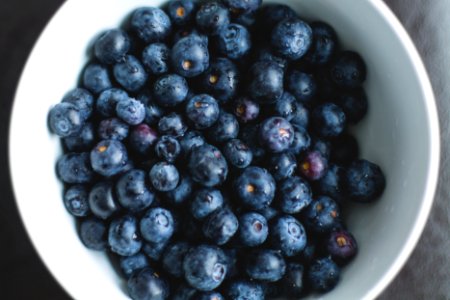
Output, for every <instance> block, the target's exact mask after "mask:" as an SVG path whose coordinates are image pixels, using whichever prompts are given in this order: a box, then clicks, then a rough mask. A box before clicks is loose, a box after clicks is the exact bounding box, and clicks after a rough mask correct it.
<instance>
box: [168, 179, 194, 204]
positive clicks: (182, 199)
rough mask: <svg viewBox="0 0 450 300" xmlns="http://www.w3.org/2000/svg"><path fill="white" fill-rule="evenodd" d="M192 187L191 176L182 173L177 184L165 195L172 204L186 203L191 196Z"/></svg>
mask: <svg viewBox="0 0 450 300" xmlns="http://www.w3.org/2000/svg"><path fill="white" fill-rule="evenodd" d="M193 189H194V182H193V181H192V179H191V177H190V176H189V175H187V174H183V175H181V177H180V183H179V184H178V186H177V187H176V188H175V189H173V190H171V191H168V192H166V193H165V197H166V199H167V200H168V201H170V203H171V204H172V205H181V204H183V203H186V202H187V200H188V199H189V198H190V197H191V194H192V191H193Z"/></svg>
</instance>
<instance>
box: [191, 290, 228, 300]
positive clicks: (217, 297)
mask: <svg viewBox="0 0 450 300" xmlns="http://www.w3.org/2000/svg"><path fill="white" fill-rule="evenodd" d="M197 297H198V298H197V299H198V300H225V298H224V297H223V296H222V295H221V294H220V293H218V292H206V293H199V294H198V295H197Z"/></svg>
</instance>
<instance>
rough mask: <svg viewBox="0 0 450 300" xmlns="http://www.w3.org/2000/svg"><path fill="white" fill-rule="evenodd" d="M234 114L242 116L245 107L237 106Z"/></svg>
mask: <svg viewBox="0 0 450 300" xmlns="http://www.w3.org/2000/svg"><path fill="white" fill-rule="evenodd" d="M236 112H237V113H238V114H240V115H242V114H243V113H244V112H245V107H244V105H238V107H237V108H236Z"/></svg>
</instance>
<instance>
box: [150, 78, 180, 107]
mask: <svg viewBox="0 0 450 300" xmlns="http://www.w3.org/2000/svg"><path fill="white" fill-rule="evenodd" d="M188 91H189V87H188V84H187V81H186V79H184V78H183V77H181V76H179V75H177V74H167V75H164V76H162V77H159V78H158V79H157V80H156V81H155V84H154V85H153V94H154V95H155V100H156V101H157V102H158V104H159V105H161V106H163V107H174V106H176V105H178V104H180V103H182V102H184V101H185V100H186V97H187V95H188Z"/></svg>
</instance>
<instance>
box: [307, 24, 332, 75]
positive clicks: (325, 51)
mask: <svg viewBox="0 0 450 300" xmlns="http://www.w3.org/2000/svg"><path fill="white" fill-rule="evenodd" d="M310 26H311V29H312V34H313V41H312V44H311V47H310V49H309V51H308V53H307V54H306V55H305V60H306V61H307V62H308V63H309V64H312V65H315V66H320V65H325V64H327V63H328V62H330V61H331V59H332V58H333V56H334V54H335V52H336V48H337V46H338V38H337V34H336V31H335V30H334V29H333V27H331V26H330V25H329V24H327V23H324V22H320V21H317V22H312V23H311V24H310Z"/></svg>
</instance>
